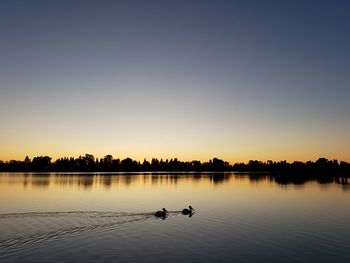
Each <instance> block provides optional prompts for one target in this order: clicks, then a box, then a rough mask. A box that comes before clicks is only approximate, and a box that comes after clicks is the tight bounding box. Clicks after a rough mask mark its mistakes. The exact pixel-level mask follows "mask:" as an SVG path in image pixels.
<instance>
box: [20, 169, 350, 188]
mask: <svg viewBox="0 0 350 263" xmlns="http://www.w3.org/2000/svg"><path fill="white" fill-rule="evenodd" d="M231 180H249V181H250V182H251V183H255V184H260V183H274V184H277V185H279V186H288V185H294V186H303V185H304V184H306V183H308V182H317V183H318V184H320V185H324V186H326V187H328V186H329V185H339V186H340V187H341V188H342V189H343V190H344V191H349V190H350V178H348V177H336V178H333V177H325V176H323V177H318V176H314V177H310V176H303V175H289V174H287V175H271V174H267V173H233V172H215V173H210V172H205V173H198V172H193V173H190V172H189V173H186V172H185V173H184V172H173V173H171V172H160V173H157V172H156V173H145V172H142V173H63V174H60V173H58V174H54V173H32V174H23V180H22V182H23V185H24V186H25V187H27V186H33V187H40V188H45V187H48V186H49V185H50V183H54V184H56V185H59V186H64V187H76V186H78V187H84V188H91V187H94V186H98V185H105V186H107V187H111V186H118V185H124V186H130V185H133V184H135V183H139V184H148V183H150V184H151V185H163V184H164V185H172V184H174V185H175V184H178V183H182V184H186V183H198V182H210V183H213V184H214V185H219V184H225V183H228V182H230V181H231Z"/></svg>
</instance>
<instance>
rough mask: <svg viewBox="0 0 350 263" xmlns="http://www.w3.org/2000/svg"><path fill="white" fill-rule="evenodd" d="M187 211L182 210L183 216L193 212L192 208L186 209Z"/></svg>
mask: <svg viewBox="0 0 350 263" xmlns="http://www.w3.org/2000/svg"><path fill="white" fill-rule="evenodd" d="M188 208H189V209H187V208H185V209H183V210H182V214H183V215H191V214H193V212H194V211H195V210H194V209H193V207H192V206H189V207H188Z"/></svg>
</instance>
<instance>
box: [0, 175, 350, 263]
mask: <svg viewBox="0 0 350 263" xmlns="http://www.w3.org/2000/svg"><path fill="white" fill-rule="evenodd" d="M349 183H350V181H348V180H342V181H339V180H326V181H320V182H318V181H312V180H311V181H306V182H301V183H300V182H298V183H295V182H285V181H281V180H277V179H276V178H274V177H269V176H266V175H262V174H256V175H251V174H244V173H188V172H184V173H168V172H165V173H64V174H56V173H48V174H43V173H37V174H35V173H14V174H10V173H1V174H0V262H78V261H79V262H96V261H102V262H130V261H131V262H136V261H137V262H158V261H166V262H310V261H314V262H350V209H349V204H350V186H349ZM188 205H191V206H192V207H193V208H194V209H195V213H194V214H192V216H188V215H183V214H182V213H181V210H182V209H183V208H185V207H188ZM163 207H165V208H166V209H167V210H168V211H169V216H168V217H167V218H165V219H163V218H156V217H154V215H153V213H154V212H155V211H156V210H160V209H161V208H163Z"/></svg>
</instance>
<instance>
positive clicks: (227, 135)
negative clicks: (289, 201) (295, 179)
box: [0, 0, 350, 162]
mask: <svg viewBox="0 0 350 263" xmlns="http://www.w3.org/2000/svg"><path fill="white" fill-rule="evenodd" d="M349 14H350V2H349V1H188V0H187V1H185V0H184V1H133V0H132V1H1V2H0V123H1V126H0V127H1V128H0V160H5V161H6V160H10V159H20V160H22V159H24V157H25V156H26V155H29V156H30V157H34V156H37V155H49V156H51V157H53V158H54V159H55V158H57V157H62V156H74V157H77V156H79V155H80V154H85V153H91V154H94V155H95V156H97V157H102V156H104V155H106V154H112V155H113V156H114V157H119V158H125V157H131V158H133V159H138V160H143V158H147V159H150V158H151V157H157V158H164V159H166V158H173V157H177V158H179V159H181V160H193V159H197V160H203V161H205V160H208V159H210V158H212V157H218V158H222V159H225V160H227V161H230V162H237V161H244V162H245V161H248V160H249V159H259V160H268V159H273V160H288V161H293V160H302V161H305V160H310V159H311V160H315V159H317V158H318V157H326V158H329V159H338V160H345V161H350V136H349V135H350V15H349Z"/></svg>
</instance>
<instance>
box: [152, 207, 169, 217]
mask: <svg viewBox="0 0 350 263" xmlns="http://www.w3.org/2000/svg"><path fill="white" fill-rule="evenodd" d="M167 214H168V211H167V210H166V209H165V208H163V209H162V210H161V211H157V212H156V213H155V214H154V215H155V216H156V217H166V216H167Z"/></svg>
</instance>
